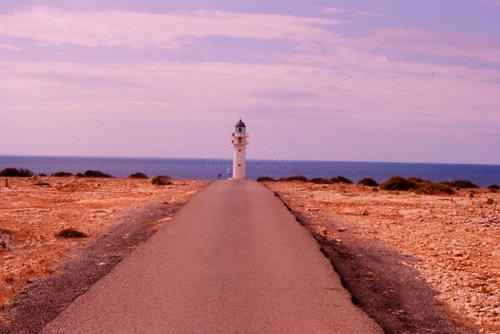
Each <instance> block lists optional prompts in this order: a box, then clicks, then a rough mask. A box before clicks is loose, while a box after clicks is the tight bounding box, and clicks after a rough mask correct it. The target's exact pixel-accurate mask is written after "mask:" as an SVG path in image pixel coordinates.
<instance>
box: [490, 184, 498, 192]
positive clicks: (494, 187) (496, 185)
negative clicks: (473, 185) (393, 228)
mask: <svg viewBox="0 0 500 334" xmlns="http://www.w3.org/2000/svg"><path fill="white" fill-rule="evenodd" d="M488 189H489V190H491V191H498V190H500V186H499V185H498V184H492V185H491V186H489V187H488Z"/></svg>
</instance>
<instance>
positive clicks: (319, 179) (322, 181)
mask: <svg viewBox="0 0 500 334" xmlns="http://www.w3.org/2000/svg"><path fill="white" fill-rule="evenodd" d="M311 182H312V183H316V184H330V183H332V181H330V180H328V179H324V178H322V177H316V178H314V179H312V180H311Z"/></svg>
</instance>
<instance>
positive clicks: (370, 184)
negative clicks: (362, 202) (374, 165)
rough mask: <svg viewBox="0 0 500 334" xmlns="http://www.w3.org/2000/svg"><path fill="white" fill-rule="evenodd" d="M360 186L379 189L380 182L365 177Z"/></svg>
mask: <svg viewBox="0 0 500 334" xmlns="http://www.w3.org/2000/svg"><path fill="white" fill-rule="evenodd" d="M358 184H359V185H361V186H367V187H378V182H377V181H375V180H374V179H372V178H369V177H365V178H364V179H361V180H360V181H359V182H358Z"/></svg>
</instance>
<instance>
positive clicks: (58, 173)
mask: <svg viewBox="0 0 500 334" xmlns="http://www.w3.org/2000/svg"><path fill="white" fill-rule="evenodd" d="M51 176H53V177H69V176H73V174H72V173H68V172H56V173H54V174H52V175H51Z"/></svg>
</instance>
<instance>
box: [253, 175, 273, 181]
mask: <svg viewBox="0 0 500 334" xmlns="http://www.w3.org/2000/svg"><path fill="white" fill-rule="evenodd" d="M274 181H276V180H275V179H273V178H272V177H269V176H261V177H259V178H258V179H257V182H274Z"/></svg>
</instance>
